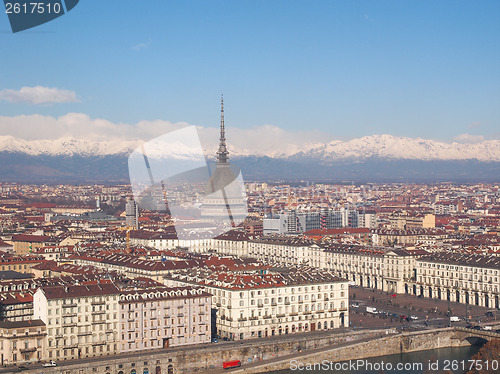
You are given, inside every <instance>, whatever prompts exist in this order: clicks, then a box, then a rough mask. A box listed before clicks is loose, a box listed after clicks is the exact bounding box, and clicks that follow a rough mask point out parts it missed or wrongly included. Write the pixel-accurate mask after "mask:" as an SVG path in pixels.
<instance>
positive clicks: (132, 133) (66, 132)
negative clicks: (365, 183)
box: [0, 113, 333, 156]
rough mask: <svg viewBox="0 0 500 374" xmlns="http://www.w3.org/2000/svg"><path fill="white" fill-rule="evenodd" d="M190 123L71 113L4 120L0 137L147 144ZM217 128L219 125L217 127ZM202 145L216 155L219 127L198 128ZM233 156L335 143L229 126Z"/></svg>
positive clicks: (314, 135)
mask: <svg viewBox="0 0 500 374" xmlns="http://www.w3.org/2000/svg"><path fill="white" fill-rule="evenodd" d="M188 125H189V124H188V123H186V122H177V123H172V122H169V121H163V120H156V121H140V122H138V123H135V124H127V123H114V122H111V121H108V120H105V119H100V118H96V119H93V118H90V117H89V116H88V115H87V114H83V113H68V114H66V115H63V116H60V117H52V116H42V115H39V114H35V115H20V116H14V117H8V116H0V136H1V135H10V136H13V137H15V138H20V139H24V140H39V139H58V138H62V137H74V138H79V139H90V140H114V139H117V140H136V139H140V140H145V141H148V140H150V139H152V138H155V137H158V136H161V135H163V134H166V133H168V132H170V131H173V130H177V129H179V128H182V127H186V126H188ZM214 125H215V124H214ZM197 129H198V134H199V136H200V141H201V144H202V146H203V148H204V149H206V150H207V151H208V153H209V154H212V153H214V152H215V150H216V148H217V145H218V141H219V129H218V128H217V127H215V126H214V127H200V126H198V127H197ZM226 136H227V139H228V140H227V143H228V147H229V151H230V156H231V155H234V154H236V153H237V154H267V155H279V154H283V153H286V154H292V153H295V152H298V151H300V150H302V149H305V148H309V147H310V146H311V145H313V144H320V143H321V144H323V143H325V142H328V141H331V140H333V137H332V136H331V135H329V134H325V133H321V132H318V131H303V132H291V131H286V130H283V129H281V128H279V127H276V126H272V125H264V126H258V127H254V128H250V129H239V128H236V127H231V126H226Z"/></svg>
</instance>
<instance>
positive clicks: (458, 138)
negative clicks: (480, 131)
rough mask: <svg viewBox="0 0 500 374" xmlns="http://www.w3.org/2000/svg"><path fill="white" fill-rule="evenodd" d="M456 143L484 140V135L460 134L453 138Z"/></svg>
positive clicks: (471, 142)
mask: <svg viewBox="0 0 500 374" xmlns="http://www.w3.org/2000/svg"><path fill="white" fill-rule="evenodd" d="M453 140H454V141H455V142H457V143H463V144H475V143H481V142H482V141H484V136H482V135H471V134H460V135H457V136H455V137H454V138H453Z"/></svg>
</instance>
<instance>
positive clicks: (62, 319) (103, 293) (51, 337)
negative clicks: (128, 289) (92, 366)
mask: <svg viewBox="0 0 500 374" xmlns="http://www.w3.org/2000/svg"><path fill="white" fill-rule="evenodd" d="M119 296H120V290H119V289H118V288H117V287H116V286H115V285H114V284H111V283H97V284H95V283H94V284H82V285H74V286H48V287H40V288H39V289H38V290H37V291H36V292H35V294H34V296H33V310H34V318H36V319H40V320H42V321H43V322H44V323H45V324H46V325H47V358H48V359H49V360H51V359H54V360H69V359H77V358H83V357H91V356H102V355H110V354H116V353H118V343H119V336H118V323H119V313H118V300H119Z"/></svg>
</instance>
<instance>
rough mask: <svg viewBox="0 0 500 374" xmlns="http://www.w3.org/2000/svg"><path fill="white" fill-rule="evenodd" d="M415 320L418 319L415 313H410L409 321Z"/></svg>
mask: <svg viewBox="0 0 500 374" xmlns="http://www.w3.org/2000/svg"><path fill="white" fill-rule="evenodd" d="M416 320H418V316H416V315H415V314H412V315H411V316H410V321H416Z"/></svg>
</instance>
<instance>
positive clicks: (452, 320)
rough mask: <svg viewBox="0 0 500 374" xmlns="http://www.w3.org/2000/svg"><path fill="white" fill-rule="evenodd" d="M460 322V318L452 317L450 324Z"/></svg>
mask: <svg viewBox="0 0 500 374" xmlns="http://www.w3.org/2000/svg"><path fill="white" fill-rule="evenodd" d="M459 321H460V318H459V317H457V316H451V317H450V322H459Z"/></svg>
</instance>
